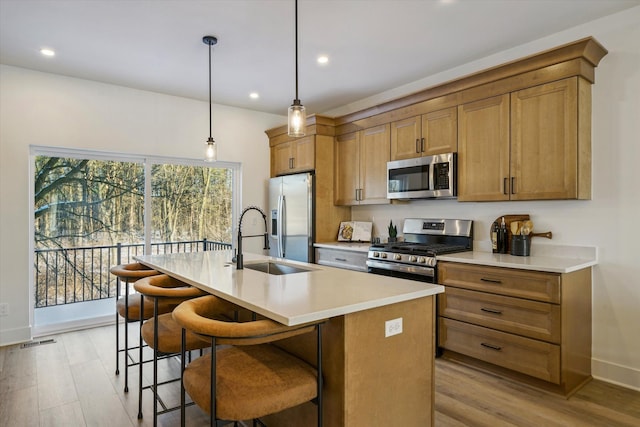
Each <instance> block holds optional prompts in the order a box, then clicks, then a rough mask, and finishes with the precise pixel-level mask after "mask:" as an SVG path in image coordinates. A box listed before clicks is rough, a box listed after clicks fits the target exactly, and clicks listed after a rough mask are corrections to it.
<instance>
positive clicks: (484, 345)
mask: <svg viewBox="0 0 640 427" xmlns="http://www.w3.org/2000/svg"><path fill="white" fill-rule="evenodd" d="M480 345H481V346H483V347H486V348H490V349H491V350H495V351H500V350H502V347H500V346H497V345H493V344H488V343H486V342H481V343H480Z"/></svg>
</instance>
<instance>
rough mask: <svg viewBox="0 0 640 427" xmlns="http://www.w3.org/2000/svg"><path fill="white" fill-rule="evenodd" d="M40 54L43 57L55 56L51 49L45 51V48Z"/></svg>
mask: <svg viewBox="0 0 640 427" xmlns="http://www.w3.org/2000/svg"><path fill="white" fill-rule="evenodd" d="M40 53H41V54H43V55H44V56H55V54H56V53H55V52H54V51H53V49H47V48H46V47H45V48H42V49H40Z"/></svg>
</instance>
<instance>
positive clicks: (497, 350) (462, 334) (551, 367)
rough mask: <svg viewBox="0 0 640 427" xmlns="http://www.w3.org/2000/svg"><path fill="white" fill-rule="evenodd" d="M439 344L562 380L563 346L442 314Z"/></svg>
mask: <svg viewBox="0 0 640 427" xmlns="http://www.w3.org/2000/svg"><path fill="white" fill-rule="evenodd" d="M438 328H439V345H440V347H443V348H445V349H447V350H451V351H455V352H457V353H461V354H464V355H467V356H470V357H474V358H476V359H479V360H482V361H485V362H488V363H493V364H494V365H498V366H502V367H503V368H507V369H511V370H514V371H517V372H521V373H523V374H526V375H530V376H532V377H535V378H540V379H542V380H545V381H548V382H551V383H554V384H560V346H558V345H554V344H549V343H546V342H542V341H537V340H534V339H531V338H524V337H520V336H517V335H512V334H508V333H506V332H499V331H495V330H493V329H489V328H483V327H482V326H476V325H471V324H469V323H464V322H458V321H456V320H451V319H445V318H440V319H439V321H438Z"/></svg>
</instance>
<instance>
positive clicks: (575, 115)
mask: <svg viewBox="0 0 640 427" xmlns="http://www.w3.org/2000/svg"><path fill="white" fill-rule="evenodd" d="M590 111H591V87H590V84H589V83H588V82H586V81H584V80H582V79H580V78H578V77H572V78H568V79H564V80H560V81H557V82H553V83H548V84H544V85H540V86H535V87H532V88H528V89H523V90H519V91H516V92H513V93H511V94H505V95H502V96H497V97H493V98H489V99H485V100H480V101H476V102H472V103H468V104H464V105H461V106H459V107H458V116H459V123H458V133H459V140H458V143H459V153H458V200H460V201H492V200H551V199H588V198H589V197H590V187H591V155H590V153H591V139H590V133H591V132H590V128H589V125H588V123H589V120H588V118H589V114H590Z"/></svg>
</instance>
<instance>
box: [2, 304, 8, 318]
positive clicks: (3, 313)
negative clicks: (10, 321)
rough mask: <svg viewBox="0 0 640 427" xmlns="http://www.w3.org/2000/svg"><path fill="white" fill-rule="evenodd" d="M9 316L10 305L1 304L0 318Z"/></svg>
mask: <svg viewBox="0 0 640 427" xmlns="http://www.w3.org/2000/svg"><path fill="white" fill-rule="evenodd" d="M8 315H9V304H7V303H6V302H3V303H2V304H0V316H8Z"/></svg>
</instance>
